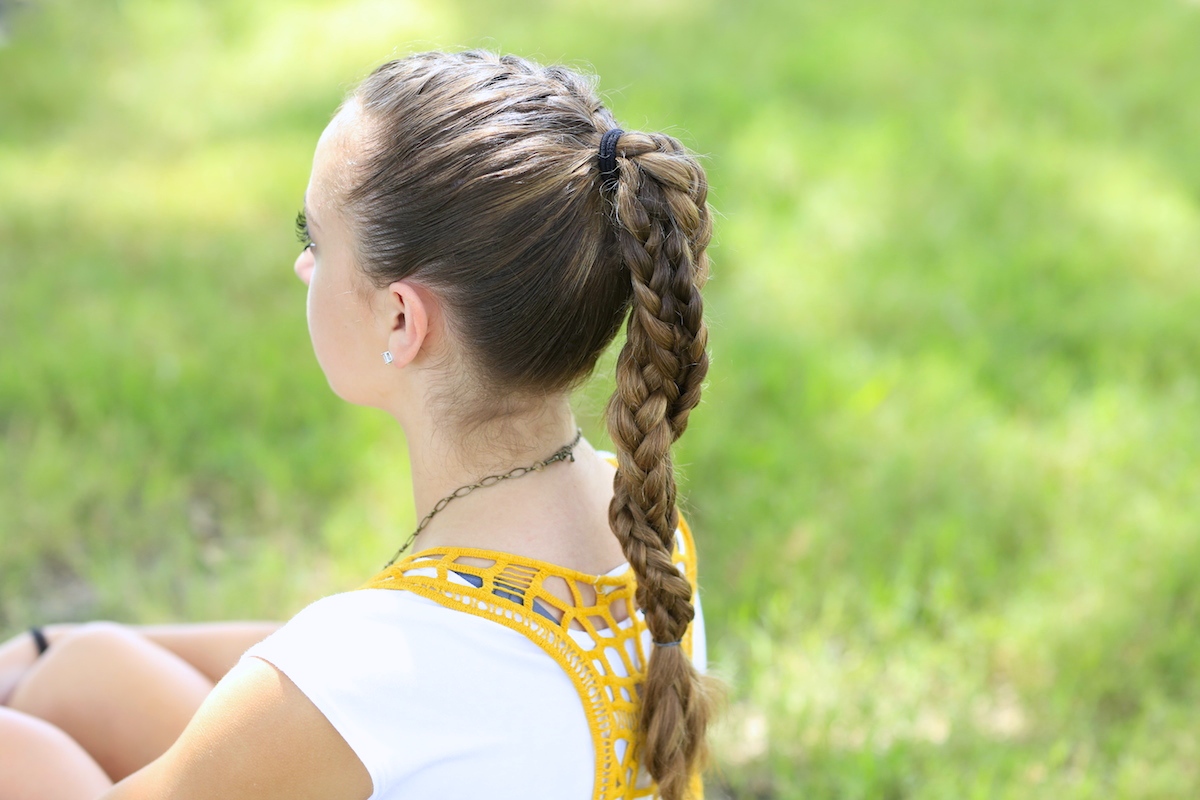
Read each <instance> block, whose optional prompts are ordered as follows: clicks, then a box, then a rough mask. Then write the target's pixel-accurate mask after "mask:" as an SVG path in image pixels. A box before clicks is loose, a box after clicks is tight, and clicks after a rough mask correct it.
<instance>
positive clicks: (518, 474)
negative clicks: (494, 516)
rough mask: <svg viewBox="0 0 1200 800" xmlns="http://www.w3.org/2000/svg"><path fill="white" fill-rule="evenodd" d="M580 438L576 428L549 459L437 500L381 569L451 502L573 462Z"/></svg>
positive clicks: (462, 487)
mask: <svg viewBox="0 0 1200 800" xmlns="http://www.w3.org/2000/svg"><path fill="white" fill-rule="evenodd" d="M582 438H583V430H582V429H580V428H576V429H575V438H574V439H572V440H571V442H570V444H565V445H563V446H562V447H560V448H558V450H556V451H555V453H554V455H552V456H550V457H549V458H547V459H544V460H542V461H539V462H537V463H536V464H530V465H529V466H528V467H517V468H516V469H510V470H509V471H508V472H504V473H501V474H499V475H488V476H487V477H486V478H482V479H480V480H479V481H477V482H475V483H468V484H467V485H466V486H460V487H458V488H457V489H455V490H454V491H453V492H451V493H450V494H448V495H446V496H445V497H443V498H442V499H441V500H438V501H437V505H435V506H434V507H433V511H430V512H429V513H428V514H426V515H425V519H423V520H421V524H420V525H418V526H417V529H416V530H415V531H413V532H412V533H411V534H410V535H409V537H408V539H407V540H405V542H404V544H402V545H400V549H399V550H397V551H396V555H394V556H392V560H391V561H389V562H387V563H386V564H384V565H383V568H384V569H387V568H388V567H390V566H391V565H392V564H395V563H396V559H398V558H399V557H400V554H401V553H403V552H404V551H405V550H407V549H408V548H409V546H410V545H411V544H412V543H413V542H414V541H416V538H417V534H419V533H420V532H421V531H423V530H425V526H426V525H428V524H429V520H431V519H433V517H434V515H435V514H437V513H438V512H439V511H441V510H442V509H444V508H445V507H446V506H448V505H450V502H451V501H452V500H457V499H458V498H460V497H466V496H467V495H469V494H470V493H471V492H473V491H475V490H476V489H482V488H484V487H485V486H495V485H496V484H497V483H499V482H500V481H506V480H508V479H510V478H523V477H525V476H526V475H528V474H529V473H531V472H541V471H542V470H543V469H545V468H546V467H548V466H550V465H551V464H553V463H554V462H556V461H574V460H575V445H577V444H579V440H580V439H582Z"/></svg>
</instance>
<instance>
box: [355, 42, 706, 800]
mask: <svg viewBox="0 0 1200 800" xmlns="http://www.w3.org/2000/svg"><path fill="white" fill-rule="evenodd" d="M351 102H357V103H359V104H360V106H361V112H362V118H363V121H364V130H363V135H364V140H363V141H364V146H363V150H362V153H361V154H360V158H359V161H358V163H357V164H356V165H355V168H354V174H353V176H352V177H351V185H350V187H349V189H348V190H347V191H346V195H345V198H344V204H345V207H346V211H347V213H346V215H345V216H346V218H347V220H348V221H349V224H350V225H351V226H352V228H353V229H354V230H355V234H356V236H355V238H356V242H357V250H358V252H357V256H358V260H359V263H360V265H361V267H362V269H363V270H364V272H365V273H366V274H367V276H368V277H369V279H370V280H371V281H373V282H374V283H375V284H376V285H379V286H385V285H387V284H389V283H391V282H392V281H395V280H400V279H404V278H411V279H412V280H414V281H417V282H420V283H422V284H424V285H426V286H427V287H429V289H430V290H432V291H434V292H435V293H437V295H438V296H439V298H440V299H441V301H442V303H443V306H444V307H445V309H446V317H447V320H448V322H449V325H450V327H451V328H452V330H453V332H454V337H453V338H454V340H455V341H456V342H457V343H458V346H459V348H460V349H461V353H462V356H463V357H464V358H465V359H466V361H467V364H468V365H469V370H468V371H469V373H470V374H471V378H472V379H471V381H470V383H471V385H472V386H473V387H475V388H474V390H469V391H468V390H465V389H464V388H463V387H459V389H460V390H458V391H456V393H455V394H456V400H457V402H459V403H460V404H462V406H463V408H465V412H464V411H463V409H462V408H460V413H461V414H462V416H463V417H465V418H466V419H468V420H470V419H474V420H476V421H478V420H479V419H481V418H486V417H488V416H494V415H495V413H497V411H496V410H497V409H499V408H503V406H504V404H503V403H497V402H496V398H503V397H515V396H516V397H519V396H532V397H536V396H543V395H550V394H553V393H556V392H561V391H564V390H566V389H568V388H570V387H571V386H572V385H574V384H575V383H577V382H578V381H580V380H582V379H583V378H585V377H586V376H587V375H588V374H590V372H591V371H592V368H593V367H594V366H595V363H596V360H597V358H598V357H599V355H600V354H601V353H602V352H603V351H604V349H605V347H606V346H607V345H608V344H609V343H610V342H611V341H612V339H613V337H614V336H615V335H616V332H617V330H618V328H619V327H620V325H621V322H622V320H624V319H625V317H626V313H627V312H628V318H629V324H628V336H627V340H626V344H625V346H624V348H623V349H622V351H621V354H620V356H619V358H618V364H617V390H616V392H615V394H614V395H613V398H612V400H611V402H610V404H609V410H608V423H609V431H610V433H611V435H612V438H613V442H614V445H615V447H616V450H617V456H618V468H617V477H616V480H615V484H614V499H613V502H612V505H611V508H610V511H609V517H610V523H611V525H612V528H613V532H614V534H615V535H616V536H617V538H618V540H619V541H620V542H621V545H622V548H623V550H624V552H625V555H626V557H627V558H628V559H629V561H630V564H631V565H632V566H633V569H634V571H635V573H636V575H637V578H638V596H637V601H638V605H639V607H640V608H641V609H642V611H643V612H644V614H645V618H646V623H647V626H648V627H649V629H650V632H651V635H652V637H653V638H654V640H655V641H657V642H661V643H664V644H667V643H672V642H676V641H678V640H680V639H681V638H682V637H683V634H684V632H685V631H686V629H687V626H688V624H689V622H690V621H691V619H692V616H693V608H692V602H691V601H692V587H691V586H690V584H689V583H688V581H687V580H686V578H684V576H683V575H681V574H680V572H679V570H678V569H677V568H676V567H675V565H674V563H673V562H672V557H671V553H672V551H673V549H674V545H675V529H676V526H677V522H678V518H677V513H676V510H675V478H674V471H673V467H672V462H671V451H670V447H671V444H672V443H673V442H674V441H675V440H676V439H678V438H679V436H680V435H681V434H682V433H683V431H684V429H685V428H686V426H687V418H688V413H689V412H690V411H691V409H692V408H693V407H694V406H695V405H696V404H697V403H698V402H699V398H700V389H701V383H702V382H703V379H704V376H705V373H706V372H707V368H708V356H707V353H706V349H705V347H706V340H707V334H706V332H705V327H704V322H703V318H702V303H701V299H700V288H701V286H702V285H703V283H704V280H705V278H706V275H707V257H706V255H705V252H704V251H705V247H706V246H707V244H708V241H709V238H710V235H711V223H710V218H709V213H708V208H707V205H706V202H705V198H706V195H707V183H706V180H705V177H704V172H703V170H702V169H701V168H700V166H699V164H698V163H697V162H696V160H695V159H694V158H693V157H692V156H691V155H689V154H688V153H687V152H686V151H685V150H684V148H683V147H682V146H681V145H680V144H679V142H677V141H676V140H674V139H673V138H671V137H669V136H664V135H662V134H646V133H637V132H629V133H624V134H623V135H621V136H620V138H619V139H617V141H616V151H617V152H616V156H617V158H616V175H615V177H613V176H610V179H608V180H606V179H605V177H604V176H602V175H601V173H600V165H599V145H600V140H601V137H602V136H603V135H604V134H605V132H606V131H609V130H610V129H612V128H615V127H616V122H615V120H614V119H613V117H612V115H611V114H610V113H609V111H608V110H607V109H605V108H604V106H603V105H602V104H601V102H600V100H599V98H598V97H597V95H596V93H595V90H594V88H593V86H592V83H591V81H589V80H587V79H585V78H583V77H581V76H579V75H577V74H575V73H574V72H571V71H569V70H566V69H563V68H560V67H542V66H540V65H537V64H533V63H531V62H529V61H526V60H524V59H520V58H516V57H513V56H504V57H497V56H495V55H493V54H491V53H486V52H478V51H474V52H466V53H456V54H446V53H425V54H420V55H415V56H411V57H409V58H406V59H402V60H399V61H393V62H390V63H387V64H384V65H383V66H381V67H380V68H379V69H377V70H375V72H374V73H372V74H371V75H370V76H369V77H368V78H367V79H366V81H364V82H363V84H362V85H361V86H360V87H359V89H358V90H357V92H356V93H355V95H354V98H352V100H351ZM653 649H654V652H653V654H652V655H651V658H650V664H649V666H648V670H647V677H646V681H645V685H644V686H643V690H642V718H641V724H640V735H639V742H638V746H639V748H640V754H641V760H642V763H643V764H644V765H645V766H646V767H647V769H648V770H649V772H650V774H651V776H652V777H654V779H655V780H656V781H657V783H658V785H659V792H660V794H661V796H662V797H663V798H664V800H676V799H677V798H680V797H682V796H683V795H684V794H685V792H686V788H687V784H688V779H689V776H690V774H691V772H692V771H693V770H694V769H695V768H696V766H697V764H698V762H699V760H700V759H701V757H702V753H703V749H704V728H705V725H706V721H707V717H708V713H709V712H708V708H709V702H708V699H707V693H706V688H705V685H704V683H703V681H702V680H701V679H700V677H699V676H698V675H697V674H696V672H695V670H694V669H693V667H692V665H691V663H690V661H689V660H688V659H687V657H686V656H685V654H684V653H682V651H681V649H680V648H679V647H674V646H667V647H655V648H653Z"/></svg>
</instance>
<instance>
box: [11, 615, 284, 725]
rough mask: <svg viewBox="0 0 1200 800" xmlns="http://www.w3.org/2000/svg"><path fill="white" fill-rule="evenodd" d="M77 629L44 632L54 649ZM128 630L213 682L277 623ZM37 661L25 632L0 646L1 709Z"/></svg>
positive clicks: (65, 626)
mask: <svg viewBox="0 0 1200 800" xmlns="http://www.w3.org/2000/svg"><path fill="white" fill-rule="evenodd" d="M88 624H91V623H88ZM80 627H81V626H80V625H78V624H74V623H65V624H60V625H47V626H46V627H45V628H44V629H43V632H44V633H45V636H46V638H47V640H49V642H50V646H51V647H52V648H53V647H54V646H55V644H56V643H57V642H60V641H62V640H63V639H64V638H66V637H68V636H70V635H71V634H72V633H73V632H75V631H76V630H77V629H78V628H80ZM130 627H131V628H132V630H134V631H136V632H137V633H139V634H141V635H142V636H144V637H146V638H147V639H149V640H150V641H152V642H154V643H155V644H157V645H158V646H159V647H165V648H166V649H167V650H170V651H171V652H172V653H174V654H175V655H177V656H179V657H180V658H182V659H183V660H184V661H186V662H188V663H189V664H191V665H192V666H193V667H195V668H196V669H197V670H199V671H200V672H201V673H202V674H203V675H204V676H205V677H206V678H208V679H209V680H210V681H212V682H213V683H216V682H217V681H219V680H220V679H221V678H223V677H224V676H225V673H226V672H228V671H229V670H231V669H233V665H234V664H236V663H237V661H238V659H239V658H241V656H242V653H244V652H246V650H248V649H249V648H250V646H251V645H254V644H257V643H258V642H260V641H262V640H263V639H265V638H267V636H269V635H270V634H271V633H273V632H274V631H275V630H276V629H277V628H279V623H278V622H190V623H181V624H178V625H136V626H130ZM36 661H37V646H36V645H35V644H34V641H33V637H32V636H30V635H29V634H28V633H27V632H26V633H19V634H17V635H16V636H14V637H12V638H11V639H9V640H8V641H6V642H2V643H0V706H2V705H7V703H8V698H9V696H10V695H11V694H12V690H13V689H14V688H16V685H17V684H18V683H20V682H21V679H22V678H23V677H24V675H25V673H26V672H27V671H28V670H29V669H30V668H31V667H32V666H33V665H34V663H35V662H36Z"/></svg>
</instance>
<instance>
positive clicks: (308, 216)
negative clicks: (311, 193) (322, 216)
mask: <svg viewBox="0 0 1200 800" xmlns="http://www.w3.org/2000/svg"><path fill="white" fill-rule="evenodd" d="M304 221H305V222H307V223H308V226H309V227H310V228H319V227H321V226H320V225H318V224H317V221H316V220H315V219H313V215H312V211H311V210H310V209H309V207H308V196H307V195H305V197H304Z"/></svg>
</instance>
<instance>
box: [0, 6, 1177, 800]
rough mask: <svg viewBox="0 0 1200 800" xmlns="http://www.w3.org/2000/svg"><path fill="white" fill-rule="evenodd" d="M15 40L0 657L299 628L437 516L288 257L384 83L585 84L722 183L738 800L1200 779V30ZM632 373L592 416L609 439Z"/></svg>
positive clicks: (149, 26)
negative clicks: (428, 509)
mask: <svg viewBox="0 0 1200 800" xmlns="http://www.w3.org/2000/svg"><path fill="white" fill-rule="evenodd" d="M4 24H5V28H6V30H7V31H8V43H7V45H6V46H4V47H3V48H0V87H3V88H0V341H2V342H3V345H2V346H0V348H2V349H0V353H2V356H0V629H2V630H0V633H2V632H4V631H14V630H17V629H19V628H20V627H22V626H24V625H26V624H29V623H31V622H35V621H44V620H48V619H56V618H88V617H96V616H108V617H115V618H118V619H124V620H130V621H136V620H146V621H149V620H163V619H178V618H188V619H209V618H219V617H229V616H238V617H242V616H268V617H279V616H287V615H289V614H291V613H293V612H294V611H295V610H297V609H298V608H299V607H300V605H301V604H303V603H304V602H306V601H308V600H311V599H313V598H316V597H318V596H320V595H322V594H326V593H329V592H331V591H336V590H340V589H343V588H347V587H350V586H353V585H355V584H356V583H357V582H358V581H361V580H362V578H363V576H365V575H367V574H369V573H370V572H371V571H373V570H374V569H375V568H377V567H378V566H379V563H380V562H381V561H382V560H383V559H385V558H386V557H387V556H388V555H390V554H391V552H392V550H393V548H394V547H395V545H396V543H397V542H398V541H399V540H400V539H402V538H403V536H402V534H403V532H404V531H406V530H408V529H409V528H410V527H411V524H412V522H413V511H412V508H411V502H410V498H409V496H408V492H407V488H406V479H407V475H406V470H407V464H406V461H405V458H404V444H403V440H402V438H401V437H400V436H399V434H398V432H396V431H395V430H393V429H392V427H391V426H390V425H389V423H388V422H387V421H386V420H384V419H382V418H381V417H380V416H379V415H377V414H374V413H371V412H367V411H363V410H361V409H354V408H350V407H346V406H344V405H343V404H341V403H340V401H338V400H337V399H336V398H334V397H333V396H332V395H331V394H330V393H329V391H328V390H327V388H326V386H325V383H324V379H323V377H322V376H321V374H320V371H319V370H318V368H317V367H316V365H315V363H314V361H313V359H312V357H311V353H310V351H309V345H308V341H307V335H306V332H305V329H304V320H303V313H302V305H303V290H302V287H301V286H300V285H299V283H298V282H296V281H295V280H294V278H293V277H292V276H291V273H290V269H289V266H290V262H291V259H292V257H293V254H294V243H293V242H292V241H291V238H290V225H289V223H290V218H291V215H293V214H294V212H295V208H296V206H297V204H298V201H299V198H300V195H301V192H302V191H303V186H304V183H305V181H306V179H307V166H308V161H309V158H310V156H311V148H312V146H313V144H314V142H315V139H316V136H317V135H318V133H319V132H320V130H321V128H322V127H323V125H324V123H325V121H326V120H327V119H328V117H329V115H330V113H331V112H332V110H333V108H334V107H335V106H336V104H337V103H338V102H339V100H340V99H341V97H342V96H343V94H344V92H345V91H346V90H347V89H348V88H349V87H350V86H352V85H353V84H354V82H355V80H356V79H357V78H359V77H361V76H362V75H364V74H365V73H366V72H367V71H368V70H369V69H370V68H371V67H372V66H374V65H375V64H376V63H378V62H379V61H381V60H383V59H385V58H387V57H390V56H391V55H392V54H393V53H405V52H410V51H413V50H417V49H425V48H428V47H434V46H438V47H458V46H471V45H484V46H490V47H493V48H495V49H500V50H505V51H514V52H518V53H521V54H524V55H529V56H533V57H536V58H540V59H542V60H546V61H565V62H567V63H571V64H575V65H578V66H583V67H585V68H589V69H594V70H595V71H596V72H598V73H599V74H600V75H601V76H602V82H601V87H602V89H603V90H604V92H605V96H606V98H607V99H608V101H609V103H610V105H611V106H612V107H613V108H614V110H615V111H616V113H617V114H618V117H619V118H620V119H621V120H622V121H623V122H624V123H625V126H626V127H629V128H649V129H667V130H669V131H671V132H672V133H674V134H675V135H678V136H680V137H681V138H683V139H684V141H685V142H687V143H688V144H690V145H691V146H693V147H694V148H696V149H698V150H699V151H700V152H702V153H705V154H706V158H707V166H708V168H709V173H710V178H711V180H712V184H713V191H712V202H713V203H714V206H715V207H716V209H717V210H718V212H719V213H720V217H719V219H718V228H717V239H716V241H715V243H714V247H713V249H712V255H713V259H714V275H715V277H714V280H713V281H712V282H711V283H710V286H709V290H708V309H709V313H710V319H711V325H712V352H713V369H712V375H711V383H710V386H709V389H708V393H707V395H706V400H705V403H704V405H703V406H702V407H701V408H700V409H699V410H698V411H697V413H696V414H695V415H694V418H693V419H694V421H693V423H692V426H691V428H690V429H689V433H688V435H687V436H686V437H685V438H684V439H683V440H682V442H681V447H680V452H679V458H678V461H679V463H680V465H681V467H682V472H683V480H684V484H683V485H684V489H685V492H686V495H687V510H688V513H689V515H690V518H691V520H692V522H693V526H694V528H695V529H696V531H697V536H698V538H699V540H700V545H701V547H702V557H703V562H702V579H703V588H704V591H705V606H706V614H707V616H708V620H709V627H710V639H711V642H712V644H711V649H712V656H713V658H714V661H715V664H714V666H715V668H716V669H717V670H718V671H720V672H721V673H722V674H724V675H726V676H727V677H728V678H729V680H730V682H731V686H732V697H731V703H730V708H729V710H728V713H727V714H726V717H725V722H724V723H723V725H722V727H721V729H720V730H719V731H718V734H717V737H716V744H717V768H716V769H715V770H714V773H713V775H712V778H711V780H710V794H711V795H712V796H715V797H737V798H799V797H805V798H814V797H828V798H859V797H862V798H867V797H872V798H874V797H884V798H918V797H920V798H941V797H946V798H951V797H953V798H962V797H1011V798H1025V797H1054V798H1084V797H1087V798H1092V797H1105V798H1107V797H1130V798H1160V797H1161V798H1178V797H1189V796H1196V795H1197V794H1200V767H1198V766H1197V765H1198V764H1200V735H1198V734H1197V732H1196V726H1195V724H1194V719H1195V717H1196V716H1197V713H1198V712H1200V691H1198V688H1197V687H1198V682H1197V680H1196V677H1195V672H1196V670H1195V667H1194V665H1195V664H1196V663H1197V662H1198V661H1200V636H1198V635H1197V633H1196V621H1197V615H1198V613H1200V588H1197V582H1196V580H1195V577H1194V576H1195V575H1196V574H1197V571H1198V568H1200V538H1198V537H1197V536H1196V525H1195V524H1194V522H1193V519H1192V514H1191V511H1192V508H1191V506H1192V504H1193V502H1194V498H1195V497H1196V495H1197V489H1198V488H1200V460H1198V459H1197V456H1196V454H1197V452H1198V451H1200V450H1198V446H1200V424H1198V423H1200V411H1198V408H1197V400H1198V399H1200V387H1198V384H1197V378H1196V367H1197V365H1200V313H1197V309H1200V302H1198V301H1200V270H1198V269H1197V267H1198V266H1200V263H1198V260H1200V257H1198V256H1197V253H1198V252H1200V249H1198V247H1197V245H1200V150H1198V149H1197V148H1196V147H1195V144H1194V143H1195V141H1197V140H1198V139H1200V105H1198V104H1196V103H1194V102H1191V101H1190V100H1189V98H1190V96H1191V94H1192V88H1193V86H1194V85H1195V82H1196V79H1197V78H1200V49H1197V48H1196V47H1195V42H1196V41H1197V37H1198V35H1200V6H1197V5H1196V4H1195V3H1191V2H1186V1H1185V0H1174V1H1172V2H1166V1H1165V0H1163V1H1161V2H1160V1H1158V0H1155V1H1154V2H1148V3H1141V4H1129V3H1118V2H1115V1H1114V0H1103V1H1101V0H1097V2H1092V3H1086V4H1085V3H1081V2H1073V3H1070V2H1068V3H1055V4H1048V3H1044V2H1037V0H1011V1H1010V2H1006V3H1002V4H1001V3H984V2H981V1H974V0H954V1H952V0H896V2H892V3H887V4H880V3H868V2H863V0H843V1H842V2H837V3H830V2H814V1H810V0H800V1H797V0H755V1H754V2H744V3H737V4H734V3H729V2H718V0H701V1H700V2H690V3H683V2H681V0H652V2H640V3H634V2H631V0H616V1H615V2H608V3H599V2H594V1H590V0H589V1H586V2H585V1H584V0H576V1H574V2H549V0H542V1H541V2H533V1H531V2H523V3H494V2H493V3H485V2H482V0H449V1H443V2H439V3H436V4H435V3H432V2H427V1H425V2H399V3H383V2H370V1H363V2H347V3H322V2H292V3H286V4H285V3H282V2H276V3H270V2H261V3H254V4H244V3H237V2H233V1H232V0H224V1H223V2H207V3H199V2H182V1H178V2H171V3H155V2H150V1H149V0H125V1H122V2H116V1H115V0H109V1H108V2H99V3H91V4H82V5H81V4H67V3H65V2H52V1H50V0H44V1H43V2H39V3H34V4H30V5H28V6H25V7H23V8H19V9H18V13H15V14H10V16H9V17H8V18H6V20H5V23H4ZM610 387H611V382H610V380H609V379H608V378H607V377H606V376H601V377H599V378H598V379H597V380H596V381H594V382H593V383H592V384H591V385H589V386H588V387H587V388H586V389H585V390H584V392H583V393H582V394H581V397H580V399H579V408H580V410H581V417H582V419H583V420H584V421H585V428H586V430H587V432H588V435H589V436H590V437H592V438H593V440H600V441H603V440H604V435H603V430H602V424H601V423H600V412H601V409H602V408H603V400H604V397H605V396H606V394H607V392H608V391H609V389H610Z"/></svg>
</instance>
